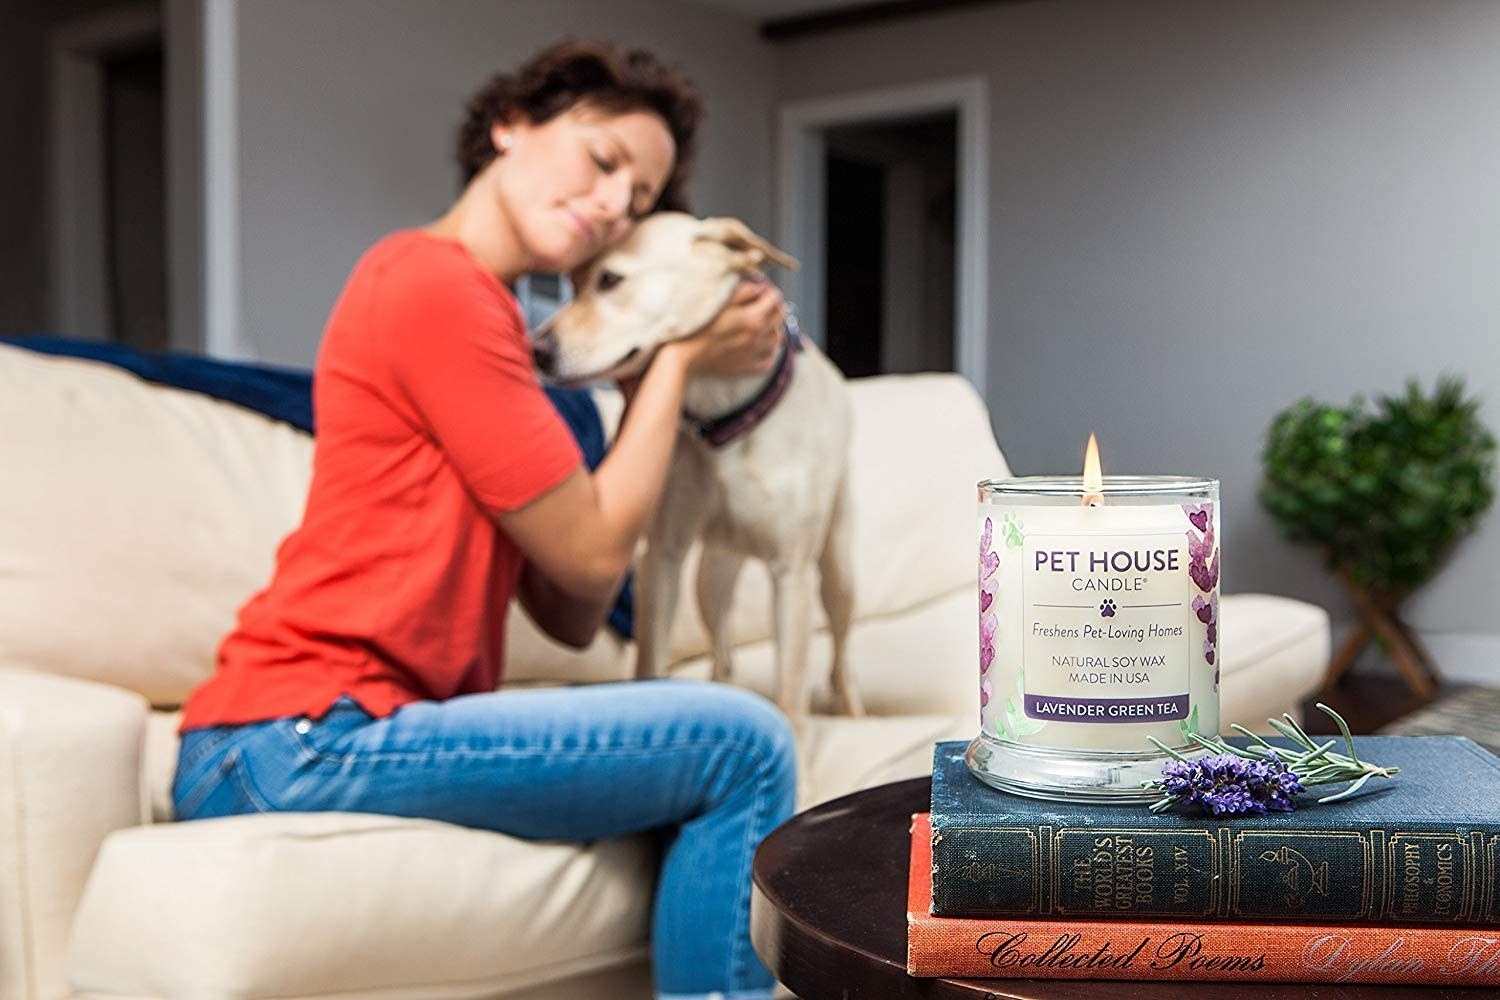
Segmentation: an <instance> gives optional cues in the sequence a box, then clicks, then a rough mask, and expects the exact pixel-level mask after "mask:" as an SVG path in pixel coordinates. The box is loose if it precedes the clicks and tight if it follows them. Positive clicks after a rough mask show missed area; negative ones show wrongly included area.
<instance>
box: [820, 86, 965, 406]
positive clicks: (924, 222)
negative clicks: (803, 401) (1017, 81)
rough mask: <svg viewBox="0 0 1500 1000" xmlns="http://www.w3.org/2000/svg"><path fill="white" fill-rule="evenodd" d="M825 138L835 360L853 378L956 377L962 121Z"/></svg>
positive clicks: (926, 119) (829, 338)
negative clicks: (937, 374) (925, 374)
mask: <svg viewBox="0 0 1500 1000" xmlns="http://www.w3.org/2000/svg"><path fill="white" fill-rule="evenodd" d="M824 140H825V148H826V150H827V153H826V156H827V159H826V177H827V190H826V192H825V201H824V204H825V205H826V210H827V220H826V224H827V230H826V232H827V239H826V246H827V260H826V270H825V275H826V279H825V280H826V290H825V300H824V312H823V326H824V336H825V340H826V343H827V351H828V356H829V357H830V358H831V359H832V360H833V361H834V363H835V364H837V365H838V366H839V368H840V369H842V370H843V372H844V374H845V375H848V376H850V377H858V376H863V375H875V374H882V373H889V372H918V371H952V370H954V357H955V351H954V346H955V337H956V332H957V330H956V325H955V317H956V296H957V269H956V238H957V229H958V226H957V217H956V214H955V213H956V205H957V191H958V181H957V160H958V154H957V148H958V118H957V115H956V114H955V113H953V112H945V113H942V114H938V115H928V116H923V117H918V118H911V119H904V120H900V121H879V122H873V123H862V124H854V125H840V126H835V127H832V128H829V129H827V130H826V131H825V133H824Z"/></svg>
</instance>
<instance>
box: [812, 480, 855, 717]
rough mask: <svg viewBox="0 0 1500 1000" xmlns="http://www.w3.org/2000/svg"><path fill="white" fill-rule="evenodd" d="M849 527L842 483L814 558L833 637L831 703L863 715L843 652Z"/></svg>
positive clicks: (850, 580)
mask: <svg viewBox="0 0 1500 1000" xmlns="http://www.w3.org/2000/svg"><path fill="white" fill-rule="evenodd" d="M852 527H853V525H852V522H851V521H850V519H849V489H848V484H847V483H845V484H843V485H841V486H840V487H839V494H838V499H836V500H835V501H834V504H833V517H832V518H831V519H830V520H829V523H828V536H827V537H826V538H825V539H824V541H823V553H822V555H821V556H820V557H819V559H818V572H819V574H820V576H821V577H822V580H821V586H820V588H819V589H820V591H821V596H822V598H823V611H824V613H826V614H827V615H828V632H829V638H830V639H832V640H833V672H832V674H831V675H830V678H829V686H830V688H831V689H832V691H833V703H834V705H835V706H837V708H838V710H839V711H841V712H843V713H844V714H845V715H864V714H865V707H864V702H863V701H862V700H861V699H860V697H859V691H858V690H857V689H856V688H855V686H854V682H853V681H852V680H851V679H850V678H849V660H848V656H847V655H846V654H847V650H846V647H847V645H848V641H849V627H850V625H851V624H852V623H853V621H854V544H853V537H852V534H851V529H852Z"/></svg>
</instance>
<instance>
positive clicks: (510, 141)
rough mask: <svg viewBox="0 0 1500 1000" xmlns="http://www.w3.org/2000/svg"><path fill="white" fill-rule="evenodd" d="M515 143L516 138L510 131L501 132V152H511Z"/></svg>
mask: <svg viewBox="0 0 1500 1000" xmlns="http://www.w3.org/2000/svg"><path fill="white" fill-rule="evenodd" d="M515 144H516V140H515V139H514V138H513V137H512V136H511V134H510V133H509V132H501V133H500V152H502V153H508V152H510V147H512V146H514V145H515Z"/></svg>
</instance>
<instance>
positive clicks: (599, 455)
mask: <svg viewBox="0 0 1500 1000" xmlns="http://www.w3.org/2000/svg"><path fill="white" fill-rule="evenodd" d="M0 344H9V345H11V346H13V347H23V348H25V349H26V350H28V351H36V352H39V353H42V354H59V355H64V356H67V357H73V358H88V359H90V360H93V361H102V362H104V363H105V364H108V365H113V366H114V367H116V368H123V369H125V370H126V371H129V372H132V373H134V374H136V375H138V376H140V377H141V378H143V379H145V380H146V381H147V382H154V383H156V384H158V385H166V386H172V387H173V388H177V389H187V390H189V391H191V392H199V393H202V394H204V395H206V396H212V397H213V398H215V399H221V400H224V401H225V402H228V403H235V404H237V405H239V406H243V407H245V408H247V409H251V410H254V411H256V412H257V413H263V414H265V415H266V416H268V417H270V418H271V419H273V420H280V421H282V422H283V423H288V424H291V425H292V426H293V427H295V428H297V429H298V430H301V431H306V432H307V433H309V434H311V433H313V430H314V428H313V404H312V373H311V372H309V371H307V370H305V369H301V368H284V367H279V366H276V365H262V364H252V363H250V362H242V361H216V360H214V359H213V358H204V357H199V356H198V355H195V354H182V353H178V352H174V351H167V352H163V353H159V354H157V353H147V352H145V351H138V350H136V349H135V348H132V347H126V346H125V345H124V344H106V343H99V342H96V341H87V340H68V339H66V338H64V337H47V336H30V337H0ZM545 388H546V391H547V397H548V398H549V399H551V400H552V405H553V406H555V407H557V412H558V413H560V414H562V418H563V421H564V422H565V423H566V424H567V425H568V429H569V430H570V431H572V432H573V436H574V437H575V438H576V439H577V440H578V447H579V450H580V451H582V452H583V460H584V462H585V463H587V465H588V467H589V468H590V469H594V468H597V467H598V465H599V463H600V462H602V461H603V460H604V452H605V445H604V424H603V423H602V422H601V421H600V419H599V409H598V407H596V406H595V405H594V399H593V396H591V395H590V394H589V392H588V390H587V389H560V388H557V387H555V386H546V387H545ZM632 611H633V608H632V601H631V587H630V579H629V577H627V578H626V580H625V585H624V587H622V588H621V590H620V596H619V597H618V598H616V600H615V606H614V607H613V608H612V609H611V610H610V613H609V625H610V627H611V628H613V629H614V630H615V631H616V632H618V633H619V634H620V635H622V636H624V637H625V638H627V639H628V638H630V636H631V634H632V627H633V622H632Z"/></svg>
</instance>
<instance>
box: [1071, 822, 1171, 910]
mask: <svg viewBox="0 0 1500 1000" xmlns="http://www.w3.org/2000/svg"><path fill="white" fill-rule="evenodd" d="M1078 861H1084V864H1083V865H1082V866H1080V864H1079V863H1078ZM1078 861H1075V862H1074V864H1073V885H1074V888H1080V889H1082V888H1085V887H1087V889H1089V890H1091V895H1092V899H1093V907H1094V909H1095V910H1135V909H1149V908H1150V906H1151V893H1152V890H1153V887H1154V886H1155V879H1156V848H1154V847H1152V846H1151V845H1150V844H1137V843H1136V842H1135V838H1133V837H1126V836H1124V835H1122V834H1113V835H1111V836H1100V837H1095V838H1094V849H1093V851H1092V853H1091V854H1090V855H1089V857H1088V859H1087V860H1086V861H1085V860H1084V859H1078Z"/></svg>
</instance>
